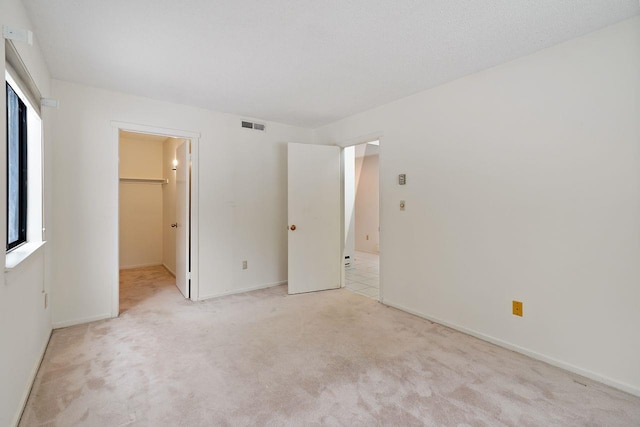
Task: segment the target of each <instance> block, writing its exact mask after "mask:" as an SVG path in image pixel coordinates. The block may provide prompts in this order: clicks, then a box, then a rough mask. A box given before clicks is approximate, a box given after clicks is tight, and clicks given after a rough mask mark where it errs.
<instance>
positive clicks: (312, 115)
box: [23, 0, 640, 127]
mask: <svg viewBox="0 0 640 427" xmlns="http://www.w3.org/2000/svg"><path fill="white" fill-rule="evenodd" d="M23 2H24V3H25V5H26V7H27V10H28V12H29V15H30V17H31V20H32V23H33V25H34V32H35V34H36V37H37V38H38V39H39V42H40V44H41V46H42V48H43V50H44V54H45V59H46V61H47V63H48V65H49V67H50V71H51V73H52V76H53V77H54V78H57V79H61V80H67V81H72V82H78V83H83V84H86V85H90V86H97V87H102V88H106V89H112V90H116V91H122V92H127V93H131V94H136V95H141V96H146V97H150V98H155V99H161V100H167V101H172V102H176V103H181V104H189V105H195V106H199V107H204V108H208V109H212V110H216V111H224V112H229V113H235V114H239V115H243V116H250V117H258V118H262V119H267V120H273V121H278V122H282V123H289V124H294V125H300V126H305V127H317V126H320V125H323V124H326V123H330V122H332V121H335V120H337V119H340V118H343V117H346V116H349V115H351V114H354V113H357V112H360V111H364V110H366V109H369V108H372V107H376V106H379V105H382V104H385V103H387V102H390V101H393V100H396V99H399V98H402V97H404V96H407V95H410V94H413V93H416V92H419V91H421V90H424V89H428V88H430V87H433V86H436V85H439V84H441V83H444V82H447V81H451V80H454V79H456V78H459V77H462V76H464V75H467V74H470V73H473V72H476V71H479V70H482V69H486V68H488V67H492V66H494V65H497V64H500V63H503V62H506V61H509V60H511V59H515V58H517V57H520V56H523V55H526V54H529V53H532V52H535V51H537V50H539V49H542V48H545V47H548V46H552V45H554V44H557V43H560V42H562V41H565V40H569V39H571V38H574V37H576V36H579V35H582V34H585V33H588V32H590V31H594V30H597V29H599V28H602V27H604V26H606V25H609V24H612V23H615V22H618V21H621V20H623V19H626V18H629V17H632V16H634V15H637V14H639V13H640V5H639V3H638V0H484V1H471V0H414V1H410V0H395V1H392V0H322V1H318V0H270V1H265V0H234V1H230V0H225V1H221V0H182V1H178V0H136V1H131V0H109V1H101V0H23Z"/></svg>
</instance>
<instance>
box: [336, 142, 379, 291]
mask: <svg viewBox="0 0 640 427" xmlns="http://www.w3.org/2000/svg"><path fill="white" fill-rule="evenodd" d="M379 177H380V141H379V140H374V141H370V142H366V143H363V144H358V145H355V146H350V147H346V148H345V149H344V185H345V188H344V206H345V208H344V212H345V219H344V233H345V241H344V261H345V262H344V268H345V271H344V283H345V287H346V288H347V289H348V290H350V291H352V292H355V293H358V294H361V295H364V296H367V297H370V298H373V299H376V300H379V299H380V178H379Z"/></svg>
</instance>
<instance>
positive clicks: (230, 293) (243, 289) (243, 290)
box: [200, 280, 287, 300]
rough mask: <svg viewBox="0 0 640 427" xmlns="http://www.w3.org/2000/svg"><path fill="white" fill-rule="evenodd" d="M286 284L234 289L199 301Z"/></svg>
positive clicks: (284, 281) (278, 283)
mask: <svg viewBox="0 0 640 427" xmlns="http://www.w3.org/2000/svg"><path fill="white" fill-rule="evenodd" d="M286 284H287V281H286V280H283V281H281V282H274V283H265V284H263V285H258V286H251V287H249V288H242V289H234V290H231V291H226V292H222V293H219V294H212V295H207V296H203V297H202V298H201V299H200V300H206V299H211V298H219V297H225V296H227V295H236V294H243V293H245V292H251V291H257V290H260V289H267V288H274V287H276V286H280V285H286Z"/></svg>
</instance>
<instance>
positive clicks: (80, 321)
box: [53, 313, 113, 329]
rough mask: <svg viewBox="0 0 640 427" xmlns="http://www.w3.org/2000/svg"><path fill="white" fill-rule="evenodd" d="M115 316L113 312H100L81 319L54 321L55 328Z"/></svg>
mask: <svg viewBox="0 0 640 427" xmlns="http://www.w3.org/2000/svg"><path fill="white" fill-rule="evenodd" d="M112 317H113V316H112V315H111V313H108V314H100V315H97V316H89V317H84V318H81V319H71V320H63V321H62V322H54V323H53V329H60V328H66V327H68V326H74V325H80V324H82V323H89V322H95V321H97V320H104V319H110V318H112Z"/></svg>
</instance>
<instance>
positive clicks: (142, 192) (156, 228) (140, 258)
mask: <svg viewBox="0 0 640 427" xmlns="http://www.w3.org/2000/svg"><path fill="white" fill-rule="evenodd" d="M118 145H119V224H120V226H119V264H120V271H119V273H120V274H119V306H120V313H123V312H125V311H127V310H128V309H129V308H131V307H133V306H135V305H137V304H138V303H140V302H141V301H144V300H146V299H148V298H152V297H154V296H156V295H157V293H158V292H159V290H160V289H167V287H168V285H176V286H177V287H178V289H180V292H181V293H182V294H183V295H184V297H185V298H190V286H189V283H188V281H187V282H185V277H186V275H185V271H187V272H188V271H190V269H189V264H190V256H189V252H190V251H189V247H190V224H189V222H190V221H189V219H190V205H191V203H190V195H191V191H190V190H191V185H190V183H191V179H190V176H191V165H190V160H189V155H190V146H191V141H190V140H189V139H185V138H179V137H168V136H160V135H153V134H145V133H139V132H130V131H124V130H119V133H118ZM178 219H179V220H178ZM176 274H178V275H179V277H178V280H176ZM183 276H185V277H183ZM180 278H182V280H179V279H180ZM170 289H174V290H175V288H170Z"/></svg>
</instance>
